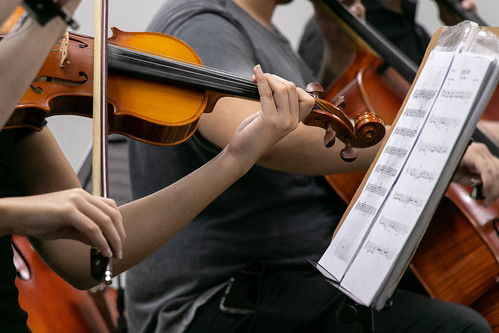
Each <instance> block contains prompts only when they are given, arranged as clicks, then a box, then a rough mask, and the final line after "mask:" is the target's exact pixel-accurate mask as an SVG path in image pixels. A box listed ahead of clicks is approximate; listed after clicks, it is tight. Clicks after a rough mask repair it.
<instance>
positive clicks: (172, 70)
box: [108, 44, 260, 100]
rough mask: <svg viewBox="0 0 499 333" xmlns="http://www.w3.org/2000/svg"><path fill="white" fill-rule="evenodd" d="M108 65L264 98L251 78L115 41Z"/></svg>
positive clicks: (144, 75)
mask: <svg viewBox="0 0 499 333" xmlns="http://www.w3.org/2000/svg"><path fill="white" fill-rule="evenodd" d="M108 68H109V71H110V72H112V73H118V74H119V73H122V74H127V75H131V76H136V77H140V78H146V79H151V80H155V81H160V82H161V81H162V82H170V83H176V84H180V85H185V86H188V87H189V88H194V89H199V90H209V91H214V92H217V93H222V94H224V95H228V96H237V97H244V98H250V99H255V100H257V99H259V98H260V95H259V93H258V88H257V85H256V84H255V83H254V82H252V81H250V80H249V79H247V78H243V77H241V76H237V75H235V74H232V73H228V72H224V71H221V70H218V69H210V68H206V67H202V66H198V65H194V64H191V63H187V62H181V61H177V60H175V59H170V58H165V57H161V56H157V55H154V54H148V53H144V52H140V51H135V50H133V49H128V48H123V47H120V46H117V45H113V44H109V45H108Z"/></svg>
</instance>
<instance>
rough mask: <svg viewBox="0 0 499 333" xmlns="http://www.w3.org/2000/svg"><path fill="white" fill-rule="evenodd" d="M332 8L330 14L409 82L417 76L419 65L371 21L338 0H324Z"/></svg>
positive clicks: (355, 38)
mask: <svg viewBox="0 0 499 333" xmlns="http://www.w3.org/2000/svg"><path fill="white" fill-rule="evenodd" d="M322 2H323V3H324V4H325V5H326V6H327V7H329V9H331V11H330V14H331V16H332V17H333V18H335V19H337V20H338V21H339V22H340V24H341V23H343V24H342V25H343V26H344V28H345V31H346V32H347V33H349V34H350V35H352V37H353V38H354V40H356V41H357V42H358V40H359V39H361V40H362V41H363V42H364V43H367V46H368V47H369V48H371V49H372V50H373V51H374V52H375V53H377V54H378V55H379V56H380V57H381V58H382V59H383V60H384V61H385V62H386V63H387V64H389V65H390V66H391V67H393V68H394V69H395V70H396V71H397V72H398V73H399V74H400V75H401V76H402V77H403V78H404V79H405V80H406V81H407V82H412V81H413V80H414V78H415V77H416V73H417V71H418V66H417V65H416V64H415V63H414V61H412V60H411V59H410V58H409V57H408V56H407V55H405V54H404V53H403V52H402V51H400V50H399V49H398V48H397V47H396V46H395V45H393V44H392V42H390V41H389V40H388V39H387V38H386V37H385V36H383V35H382V34H381V33H380V32H378V31H377V30H376V29H375V28H374V27H372V26H371V25H370V24H369V23H367V22H364V21H362V20H360V19H359V18H358V17H357V16H355V15H353V14H352V13H350V11H348V9H347V8H346V7H345V5H344V4H342V3H341V2H339V1H338V0H322Z"/></svg>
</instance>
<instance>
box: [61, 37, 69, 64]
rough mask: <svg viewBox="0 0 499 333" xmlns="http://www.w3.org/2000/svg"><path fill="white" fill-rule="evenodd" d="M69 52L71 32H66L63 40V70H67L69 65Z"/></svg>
mask: <svg viewBox="0 0 499 333" xmlns="http://www.w3.org/2000/svg"><path fill="white" fill-rule="evenodd" d="M68 52H69V32H68V31H67V30H66V32H65V33H64V35H62V40H61V68H65V67H66V65H68V64H69V59H68Z"/></svg>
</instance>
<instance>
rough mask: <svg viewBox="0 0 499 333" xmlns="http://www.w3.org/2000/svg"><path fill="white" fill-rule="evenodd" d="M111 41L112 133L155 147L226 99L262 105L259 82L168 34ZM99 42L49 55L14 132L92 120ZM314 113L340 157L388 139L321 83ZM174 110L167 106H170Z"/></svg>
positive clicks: (68, 42)
mask: <svg viewBox="0 0 499 333" xmlns="http://www.w3.org/2000/svg"><path fill="white" fill-rule="evenodd" d="M112 31H113V36H111V37H110V38H109V41H108V62H107V66H108V70H109V74H108V87H107V92H108V98H107V100H108V106H109V109H110V110H112V112H109V115H108V127H109V129H108V131H109V133H120V134H123V135H125V136H128V137H130V138H132V139H135V140H139V141H142V142H146V143H149V144H155V145H172V144H178V143H181V142H183V141H185V140H187V139H188V138H189V137H190V136H191V135H192V134H193V133H194V132H195V130H196V128H197V123H198V119H199V117H200V116H201V114H203V113H204V112H211V111H212V110H213V107H214V106H215V104H216V102H217V101H218V100H219V99H220V98H222V97H228V96H230V97H240V98H247V99H259V95H258V89H257V86H256V84H255V83H253V82H251V81H250V80H248V79H246V78H242V77H239V76H236V75H234V74H231V73H226V72H223V71H220V70H216V69H210V68H207V67H204V66H203V65H202V62H201V60H200V58H199V57H198V55H197V54H196V53H195V52H194V51H193V50H192V49H191V48H190V47H189V46H188V45H187V44H185V43H184V42H182V41H180V40H178V39H176V38H174V37H171V36H167V35H164V34H160V33H150V32H124V31H121V30H119V29H117V28H112ZM92 50H93V39H92V38H91V37H87V36H83V35H78V34H74V33H69V35H68V36H67V38H66V39H63V40H61V41H60V42H59V43H58V44H57V45H56V46H55V47H54V50H53V51H52V52H51V53H50V54H49V56H48V57H47V59H46V61H45V63H44V65H43V66H42V68H41V69H40V71H39V73H38V75H37V76H36V78H35V79H34V81H33V83H32V84H31V87H30V88H29V89H28V90H27V91H26V93H25V95H24V96H23V97H22V99H21V100H20V102H19V103H18V105H17V107H16V110H15V112H14V114H13V115H12V117H11V118H10V119H9V121H8V122H7V124H6V127H7V128H12V127H17V126H30V127H33V128H35V129H40V127H41V124H42V122H43V119H44V118H45V117H48V116H52V115H61V114H71V115H79V116H86V117H90V116H91V112H90V111H91V99H90V97H91V96H92V90H91V86H92V81H93V78H92V68H93V67H92V66H93V52H92ZM307 90H308V91H309V93H310V94H312V95H313V96H314V97H315V101H316V103H315V107H314V109H313V110H312V112H311V113H310V114H309V115H308V116H307V118H306V119H305V120H304V123H305V124H307V125H310V126H318V127H321V128H323V129H324V130H325V131H326V134H325V137H324V141H325V142H324V144H325V145H326V146H328V147H329V146H331V145H332V144H333V143H334V140H335V138H338V139H339V140H341V141H342V142H344V144H345V148H344V149H343V150H342V152H341V156H342V158H343V159H345V160H353V159H355V158H356V156H357V152H356V150H355V148H356V147H359V148H364V147H369V146H372V145H375V144H376V143H378V142H379V141H380V140H381V139H382V138H383V137H384V134H385V128H384V121H383V119H382V118H380V117H379V116H378V115H376V114H373V113H370V112H365V113H361V114H357V115H356V116H355V117H354V119H350V118H349V117H347V116H346V115H345V113H344V112H343V110H342V109H341V107H343V105H342V104H341V102H338V105H333V104H332V103H330V102H328V101H326V100H324V99H321V98H319V97H318V95H319V94H320V93H321V92H322V91H323V88H322V87H321V86H320V85H319V84H311V85H309V87H308V88H307ZM165 106H167V107H165Z"/></svg>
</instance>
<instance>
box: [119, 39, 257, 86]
mask: <svg viewBox="0 0 499 333" xmlns="http://www.w3.org/2000/svg"><path fill="white" fill-rule="evenodd" d="M110 45H115V46H117V47H120V48H123V49H128V50H135V51H136V52H138V53H140V54H141V55H142V56H144V55H147V57H149V56H150V57H151V59H154V60H158V61H162V62H163V61H171V62H172V63H173V64H175V63H182V64H183V65H185V68H187V69H192V71H195V72H199V71H201V72H205V73H206V74H209V76H216V77H217V78H219V79H228V83H236V84H238V85H241V86H244V85H247V87H248V88H249V89H255V88H256V84H255V83H254V82H252V81H251V80H249V79H248V78H246V77H242V76H240V75H237V74H234V73H230V72H226V71H222V70H220V69H217V68H214V67H209V66H199V65H197V64H193V63H192V62H189V61H185V60H183V59H177V58H173V57H170V56H166V55H163V54H159V53H155V52H150V51H144V50H142V49H139V48H136V47H130V46H128V45H122V44H120V43H110Z"/></svg>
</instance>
